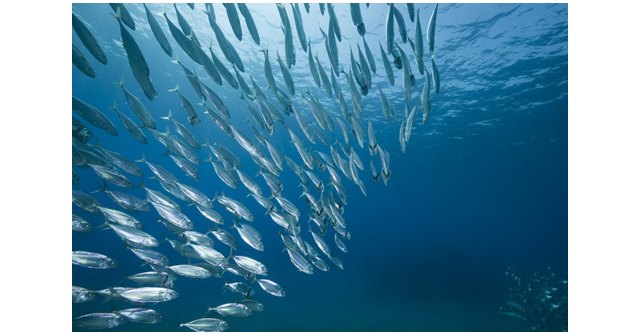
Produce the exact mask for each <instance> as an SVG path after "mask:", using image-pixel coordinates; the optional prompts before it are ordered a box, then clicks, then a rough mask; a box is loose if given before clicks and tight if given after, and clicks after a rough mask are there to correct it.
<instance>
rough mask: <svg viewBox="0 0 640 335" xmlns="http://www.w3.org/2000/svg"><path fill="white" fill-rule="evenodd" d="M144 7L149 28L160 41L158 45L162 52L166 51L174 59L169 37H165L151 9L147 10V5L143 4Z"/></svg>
mask: <svg viewBox="0 0 640 335" xmlns="http://www.w3.org/2000/svg"><path fill="white" fill-rule="evenodd" d="M142 5H143V6H144V11H145V13H146V14H147V22H149V27H150V28H151V32H152V33H153V36H154V37H155V38H156V41H158V44H160V47H161V48H162V50H164V52H165V53H166V54H167V55H169V57H172V56H173V49H172V48H171V44H169V40H167V36H165V35H164V32H163V31H162V27H160V24H159V23H158V20H157V19H156V18H155V16H154V15H153V13H151V11H150V10H149V8H147V5H146V4H144V3H143V4H142Z"/></svg>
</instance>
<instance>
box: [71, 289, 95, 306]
mask: <svg viewBox="0 0 640 335" xmlns="http://www.w3.org/2000/svg"><path fill="white" fill-rule="evenodd" d="M71 288H72V291H71V299H72V301H73V303H74V304H79V303H85V302H90V301H93V300H95V299H96V294H95V292H93V291H91V290H88V289H86V288H84V287H80V286H72V287H71Z"/></svg>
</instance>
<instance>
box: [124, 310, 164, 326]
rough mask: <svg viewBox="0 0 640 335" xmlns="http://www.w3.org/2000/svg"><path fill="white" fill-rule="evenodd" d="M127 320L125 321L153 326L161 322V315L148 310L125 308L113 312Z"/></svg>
mask: <svg viewBox="0 0 640 335" xmlns="http://www.w3.org/2000/svg"><path fill="white" fill-rule="evenodd" d="M115 313H116V314H118V315H121V316H123V317H125V318H126V319H127V321H130V322H135V323H143V324H154V323H158V322H160V321H161V320H162V315H160V313H158V312H156V311H155V310H153V309H150V308H139V307H138V308H136V307H134V308H127V309H121V310H119V311H116V312H115Z"/></svg>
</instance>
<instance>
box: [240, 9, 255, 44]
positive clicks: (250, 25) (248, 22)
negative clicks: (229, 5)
mask: <svg viewBox="0 0 640 335" xmlns="http://www.w3.org/2000/svg"><path fill="white" fill-rule="evenodd" d="M237 5H238V10H240V14H242V16H243V17H244V23H245V24H246V25H247V29H248V30H249V34H250V35H251V38H252V39H253V41H254V42H255V43H256V44H257V45H260V34H258V28H256V24H255V22H254V21H253V16H251V12H250V11H249V8H248V7H247V5H246V4H245V3H242V2H239V3H238V4H237Z"/></svg>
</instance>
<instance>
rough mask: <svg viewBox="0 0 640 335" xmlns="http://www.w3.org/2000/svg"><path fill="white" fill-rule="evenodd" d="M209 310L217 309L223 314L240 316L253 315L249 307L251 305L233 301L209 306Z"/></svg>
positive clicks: (216, 310)
mask: <svg viewBox="0 0 640 335" xmlns="http://www.w3.org/2000/svg"><path fill="white" fill-rule="evenodd" d="M209 311H215V312H216V313H218V314H220V315H222V316H233V317H239V318H243V317H247V316H249V315H251V310H250V309H249V307H247V306H245V305H243V304H237V303H233V302H232V303H227V304H222V305H220V306H218V307H209Z"/></svg>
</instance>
